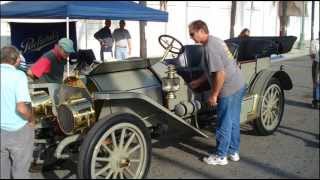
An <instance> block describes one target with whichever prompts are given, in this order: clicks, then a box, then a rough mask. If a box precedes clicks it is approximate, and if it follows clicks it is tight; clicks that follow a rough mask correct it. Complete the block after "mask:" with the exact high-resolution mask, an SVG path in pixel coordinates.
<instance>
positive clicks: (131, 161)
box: [130, 159, 141, 163]
mask: <svg viewBox="0 0 320 180" xmlns="http://www.w3.org/2000/svg"><path fill="white" fill-rule="evenodd" d="M140 162H141V160H140V159H131V160H130V163H140Z"/></svg>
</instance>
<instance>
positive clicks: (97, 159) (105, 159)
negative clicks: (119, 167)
mask: <svg viewBox="0 0 320 180" xmlns="http://www.w3.org/2000/svg"><path fill="white" fill-rule="evenodd" d="M96 161H101V162H110V158H102V157H97V158H96Z"/></svg>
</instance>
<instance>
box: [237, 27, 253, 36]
mask: <svg viewBox="0 0 320 180" xmlns="http://www.w3.org/2000/svg"><path fill="white" fill-rule="evenodd" d="M238 37H239V38H244V37H250V30H249V29H248V28H244V29H243V30H242V31H241V33H240V34H239V36H238Z"/></svg>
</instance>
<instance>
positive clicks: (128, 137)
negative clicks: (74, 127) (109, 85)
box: [78, 114, 151, 179]
mask: <svg viewBox="0 0 320 180" xmlns="http://www.w3.org/2000/svg"><path fill="white" fill-rule="evenodd" d="M150 160H151V137H150V134H149V131H148V129H147V128H146V126H145V125H144V123H143V122H142V121H141V120H140V119H139V118H137V117H136V116H133V115H131V114H117V115H111V116H107V117H106V118H104V119H101V120H100V121H99V122H97V123H96V124H95V125H94V127H93V128H92V129H90V131H89V133H88V134H87V135H86V137H85V139H84V141H83V144H82V146H81V149H80V154H79V166H78V177H79V178H83V179H98V178H99V179H100V178H103V179H110V178H112V179H127V178H128V179H129V178H130V179H135V178H145V177H146V175H147V174H148V171H149V167H150Z"/></svg>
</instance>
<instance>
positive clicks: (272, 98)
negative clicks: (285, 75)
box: [255, 78, 284, 135]
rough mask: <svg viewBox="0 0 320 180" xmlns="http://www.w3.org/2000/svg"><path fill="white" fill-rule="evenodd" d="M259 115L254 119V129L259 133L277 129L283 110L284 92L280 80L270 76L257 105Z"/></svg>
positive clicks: (265, 133)
mask: <svg viewBox="0 0 320 180" xmlns="http://www.w3.org/2000/svg"><path fill="white" fill-rule="evenodd" d="M258 110H259V111H260V117H258V118H257V119H256V121H255V127H256V131H257V132H258V134H260V135H270V134H272V133H273V132H275V131H276V130H277V128H278V127H279V125H280V122H281V120H282V115H283V111H284V93H283V89H282V88H281V86H280V82H279V80H278V79H276V78H271V79H270V81H269V82H268V85H267V87H266V89H265V90H264V93H263V96H262V97H261V103H260V106H259V109H258Z"/></svg>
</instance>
